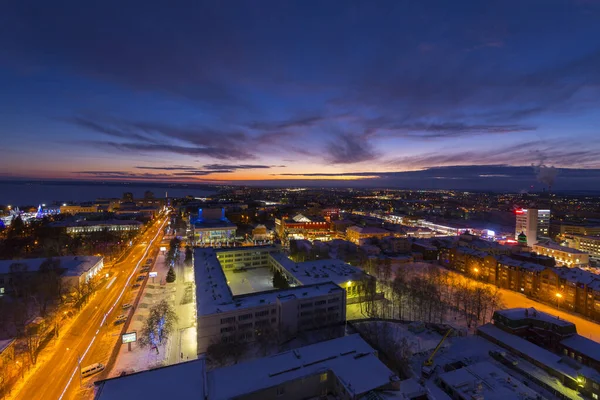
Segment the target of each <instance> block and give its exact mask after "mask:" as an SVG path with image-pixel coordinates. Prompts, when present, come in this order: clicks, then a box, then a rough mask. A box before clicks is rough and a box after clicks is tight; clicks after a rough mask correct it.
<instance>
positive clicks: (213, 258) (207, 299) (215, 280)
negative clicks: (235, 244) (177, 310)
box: [194, 248, 343, 316]
mask: <svg viewBox="0 0 600 400" xmlns="http://www.w3.org/2000/svg"><path fill="white" fill-rule="evenodd" d="M244 249H246V248H244ZM217 252H218V251H215V250H214V249H212V248H197V249H196V250H195V253H194V274H195V281H196V307H197V313H198V315H200V316H202V315H209V314H214V313H218V312H227V311H232V310H236V309H244V308H249V307H255V306H259V305H263V304H274V303H276V302H277V299H278V298H280V299H281V298H285V297H288V296H295V297H296V298H303V297H312V296H318V295H321V294H327V293H331V292H332V291H341V290H343V289H342V288H340V287H339V286H338V285H336V284H334V283H332V282H331V281H332V279H329V280H322V281H319V282H316V283H314V284H311V285H303V286H298V287H294V288H290V289H285V290H271V291H267V292H260V293H251V294H246V295H241V296H234V295H233V294H232V292H231V289H230V288H229V285H228V284H227V278H226V277H225V274H224V272H223V269H222V267H221V263H220V262H219V260H218V259H217ZM285 258H286V259H287V257H285ZM290 261H291V260H290Z"/></svg>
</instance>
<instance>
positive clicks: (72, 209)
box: [60, 204, 98, 214]
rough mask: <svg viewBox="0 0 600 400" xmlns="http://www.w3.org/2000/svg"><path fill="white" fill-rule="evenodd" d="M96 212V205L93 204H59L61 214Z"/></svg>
mask: <svg viewBox="0 0 600 400" xmlns="http://www.w3.org/2000/svg"><path fill="white" fill-rule="evenodd" d="M96 212H98V206H97V205H95V204H89V205H75V204H74V205H67V204H63V205H62V206H60V213H61V214H83V213H96Z"/></svg>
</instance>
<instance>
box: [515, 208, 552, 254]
mask: <svg viewBox="0 0 600 400" xmlns="http://www.w3.org/2000/svg"><path fill="white" fill-rule="evenodd" d="M515 213H516V227H515V240H517V239H518V238H519V234H521V233H524V234H525V235H526V236H527V245H528V246H533V245H534V244H535V243H537V241H539V240H540V239H548V238H549V235H550V210H538V209H535V208H529V209H518V210H516V211H515Z"/></svg>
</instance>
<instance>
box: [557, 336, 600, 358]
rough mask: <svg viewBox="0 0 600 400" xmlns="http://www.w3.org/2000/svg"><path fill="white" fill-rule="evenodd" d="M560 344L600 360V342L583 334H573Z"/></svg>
mask: <svg viewBox="0 0 600 400" xmlns="http://www.w3.org/2000/svg"><path fill="white" fill-rule="evenodd" d="M560 344H562V345H564V346H567V347H569V348H571V349H573V350H575V351H578V352H580V353H582V354H585V355H586V356H587V357H589V358H591V359H593V360H596V361H598V362H600V343H598V342H595V341H593V340H591V339H588V338H586V337H584V336H581V335H573V336H571V337H568V338H566V339H565V340H562V341H561V342H560Z"/></svg>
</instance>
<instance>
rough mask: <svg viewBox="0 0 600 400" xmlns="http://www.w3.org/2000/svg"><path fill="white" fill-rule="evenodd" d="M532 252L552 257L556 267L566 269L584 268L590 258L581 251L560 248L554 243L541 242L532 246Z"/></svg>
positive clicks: (564, 247)
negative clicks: (565, 267) (562, 266)
mask: <svg viewBox="0 0 600 400" xmlns="http://www.w3.org/2000/svg"><path fill="white" fill-rule="evenodd" d="M533 251H534V252H535V253H537V254H541V255H544V256H548V257H552V258H554V259H555V260H556V264H557V265H564V266H567V267H584V266H587V265H589V262H590V256H589V254H588V253H586V252H583V251H581V250H577V249H572V248H570V247H566V246H561V245H559V244H557V243H555V242H551V241H543V242H537V243H536V244H534V245H533Z"/></svg>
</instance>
